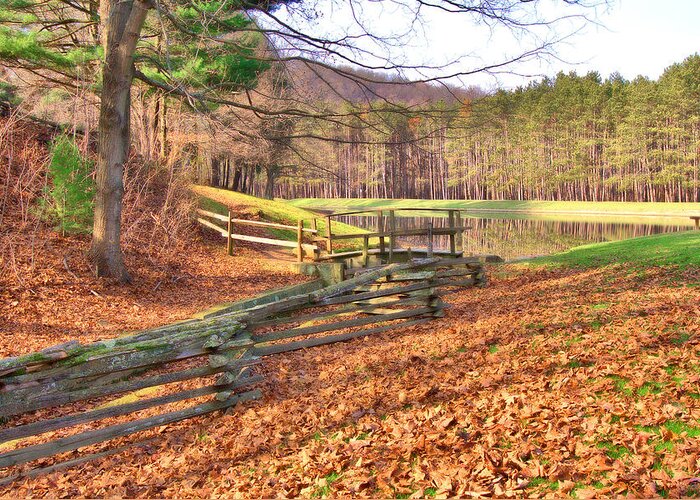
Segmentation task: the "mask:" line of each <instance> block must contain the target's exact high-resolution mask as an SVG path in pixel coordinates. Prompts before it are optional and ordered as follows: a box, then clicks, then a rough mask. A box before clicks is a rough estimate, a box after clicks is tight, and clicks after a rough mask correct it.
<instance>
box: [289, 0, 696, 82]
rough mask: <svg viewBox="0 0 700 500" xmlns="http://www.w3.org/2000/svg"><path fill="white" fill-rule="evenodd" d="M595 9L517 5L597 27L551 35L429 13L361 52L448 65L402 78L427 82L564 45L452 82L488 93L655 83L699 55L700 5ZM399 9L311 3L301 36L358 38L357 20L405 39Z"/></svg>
mask: <svg viewBox="0 0 700 500" xmlns="http://www.w3.org/2000/svg"><path fill="white" fill-rule="evenodd" d="M587 1H590V2H594V1H596V0H587ZM600 3H601V4H602V5H601V6H599V7H597V8H595V9H593V10H592V9H585V10H581V11H576V10H575V9H572V8H571V7H569V6H565V7H564V6H563V4H564V2H563V1H562V0H540V3H538V4H532V3H529V2H525V3H523V4H521V5H524V6H525V7H524V9H525V10H524V11H523V12H524V13H525V14H524V15H529V14H528V13H530V14H531V13H532V8H531V6H532V5H537V9H538V10H537V11H536V15H538V16H543V17H545V18H549V19H552V18H557V17H560V16H568V15H571V14H577V13H583V14H585V15H586V16H587V17H589V18H591V19H593V21H594V22H588V21H585V22H584V21H583V20H582V19H581V18H573V19H570V20H563V21H561V22H559V23H557V24H556V29H552V28H551V27H547V28H541V29H535V30H530V32H529V33H527V34H520V35H518V36H514V35H513V33H512V32H509V31H506V30H502V29H491V28H490V27H487V26H484V25H483V24H482V25H479V24H478V23H475V22H474V21H475V20H474V19H469V18H468V17H466V16H464V15H455V14H449V13H444V12H440V11H432V12H428V13H427V15H425V16H424V17H423V20H422V22H421V23H420V24H419V26H418V28H417V29H416V30H415V31H414V32H412V33H411V34H410V35H408V36H404V37H402V38H401V39H400V40H397V43H396V44H394V46H391V47H388V48H387V47H378V46H374V45H372V43H371V42H370V41H366V43H367V45H366V46H364V47H363V48H365V49H366V50H367V52H368V53H370V52H371V53H372V54H374V55H378V56H383V57H385V59H384V61H391V62H395V61H398V62H400V63H404V64H407V65H409V66H410V65H421V64H428V65H433V66H443V65H445V64H447V63H452V64H451V65H450V66H449V67H448V68H444V69H442V70H440V71H438V70H423V71H422V72H416V71H414V72H410V71H408V72H406V73H407V76H408V77H410V78H421V77H424V78H430V77H433V76H436V75H438V74H440V75H445V74H449V73H450V72H453V71H454V72H465V71H470V70H473V69H478V68H481V67H483V66H485V65H489V64H492V63H494V62H499V61H503V60H509V59H510V58H512V57H514V56H517V55H519V54H522V53H523V52H524V51H526V50H528V48H530V47H532V46H533V45H532V44H533V43H537V41H538V40H540V41H541V40H550V39H558V38H563V41H561V42H560V43H558V44H557V45H556V46H555V47H556V48H555V49H554V52H553V54H551V56H550V57H548V58H546V59H544V60H543V59H542V58H530V59H528V60H526V61H525V62H523V63H520V64H514V65H508V67H507V71H497V72H495V74H493V73H492V74H485V73H483V72H479V73H477V74H475V75H469V76H461V77H460V78H459V79H452V80H449V81H450V82H451V83H454V84H459V85H463V86H470V85H478V86H481V87H483V88H485V89H494V88H499V87H500V88H513V87H517V86H520V85H526V84H527V83H528V82H529V81H531V80H540V79H541V78H542V77H544V76H554V75H556V74H557V73H558V72H559V71H564V72H569V71H576V72H577V73H579V74H585V73H587V72H589V71H597V72H599V73H600V74H601V76H602V77H603V78H606V77H607V76H609V75H610V74H611V73H613V72H619V73H620V74H621V75H622V76H623V77H625V78H626V79H629V80H632V79H634V78H635V77H636V76H638V75H644V76H647V77H649V78H652V79H656V78H658V77H659V75H660V74H661V73H662V72H663V71H664V69H665V68H667V67H668V66H670V65H671V64H673V63H677V62H682V61H683V59H685V58H686V57H688V56H689V55H691V54H694V53H696V52H700V28H699V27H698V26H699V25H700V0H608V1H607V2H606V1H605V0H600ZM350 4H352V5H354V9H355V10H353V11H352V12H351V11H349V10H348V9H347V5H350ZM307 5H308V4H307ZM402 5H405V6H407V5H414V3H412V2H411V1H405V0H383V1H377V0H374V1H372V0H366V1H365V0H362V1H360V0H354V1H353V0H350V1H348V2H333V1H330V2H320V1H319V2H318V3H316V4H315V8H316V13H317V17H316V18H315V19H314V21H312V22H311V23H310V25H307V26H305V27H304V30H305V31H306V32H309V31H311V32H313V33H314V34H319V35H321V36H324V35H325V36H331V37H332V36H333V35H337V34H341V33H343V34H356V33H357V28H356V25H355V22H354V21H355V20H356V19H361V20H362V22H363V23H364V24H365V26H369V27H370V29H371V31H373V32H375V33H378V34H380V35H388V34H396V33H405V32H406V26H407V24H410V22H409V20H410V19H411V18H412V12H407V11H406V9H405V8H404V9H403V10H402V7H399V6H402ZM528 9H529V10H528ZM290 19H294V16H290ZM297 19H298V18H297ZM294 22H295V23H296V22H297V21H294ZM572 33H573V34H572ZM569 35H570V36H569ZM363 43H365V42H363ZM360 59H361V60H362V61H363V62H371V60H372V58H371V57H369V56H365V55H363V56H361V57H360ZM384 61H382V59H381V58H376V59H375V60H374V63H378V64H379V65H381V64H383V62H384Z"/></svg>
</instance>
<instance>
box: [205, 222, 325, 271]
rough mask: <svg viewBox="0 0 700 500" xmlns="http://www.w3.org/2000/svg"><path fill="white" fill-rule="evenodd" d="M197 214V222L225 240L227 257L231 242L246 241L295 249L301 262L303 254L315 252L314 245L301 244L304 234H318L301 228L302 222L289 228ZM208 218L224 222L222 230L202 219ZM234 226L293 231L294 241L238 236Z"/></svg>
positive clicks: (245, 235) (231, 245)
mask: <svg viewBox="0 0 700 500" xmlns="http://www.w3.org/2000/svg"><path fill="white" fill-rule="evenodd" d="M197 213H198V214H199V215H201V216H202V217H198V218H197V222H199V223H200V224H202V225H203V226H206V227H208V228H210V229H213V230H215V231H217V232H218V233H219V234H221V236H223V237H225V238H226V252H227V253H228V255H233V240H239V241H248V242H251V243H262V244H265V245H272V246H278V247H287V248H294V249H296V253H297V259H298V260H299V262H301V261H302V260H303V258H304V255H303V254H304V252H307V253H310V254H311V255H312V256H313V255H314V254H315V253H316V252H317V248H316V245H312V244H309V243H304V242H303V235H304V233H309V234H312V235H315V234H317V233H318V231H317V230H316V229H312V228H305V227H304V226H303V221H301V220H300V221H299V225H297V226H289V225H286V224H277V223H275V222H265V221H257V220H246V219H236V218H234V217H233V216H232V215H231V212H230V211H229V212H228V215H221V214H217V213H214V212H210V211H208V210H202V209H199V210H197ZM203 217H209V218H211V219H215V220H220V221H223V222H226V227H225V228H223V227H221V226H219V225H217V224H214V223H213V222H211V221H209V220H207V219H205V218H203ZM236 225H243V226H256V227H266V228H270V229H286V230H289V231H295V232H296V233H297V238H296V241H291V240H278V239H274V238H263V237H261V236H250V235H247V234H238V233H234V232H233V228H234V227H235V226H236Z"/></svg>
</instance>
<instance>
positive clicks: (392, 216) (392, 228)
mask: <svg viewBox="0 0 700 500" xmlns="http://www.w3.org/2000/svg"><path fill="white" fill-rule="evenodd" d="M395 231H396V217H395V214H394V211H393V210H389V264H391V262H392V261H393V259H394V238H395V236H394V232H395Z"/></svg>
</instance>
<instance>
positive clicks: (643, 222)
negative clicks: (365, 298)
mask: <svg viewBox="0 0 700 500" xmlns="http://www.w3.org/2000/svg"><path fill="white" fill-rule="evenodd" d="M409 214H410V215H409ZM425 214H426V216H425V217H415V216H414V215H415V212H413V213H411V212H404V213H401V212H397V218H396V226H397V229H415V228H424V227H426V225H427V222H428V221H429V220H431V221H432V223H433V227H447V225H448V224H447V218H446V217H434V216H433V217H430V216H429V214H430V213H429V212H425ZM404 215H407V216H404ZM462 217H463V218H464V225H465V226H467V227H468V229H466V230H465V231H464V236H465V253H466V254H496V255H499V256H501V257H503V258H504V259H506V260H514V259H521V258H525V257H533V256H538V255H549V254H552V253H556V252H561V251H563V250H568V249H569V248H573V247H576V246H580V245H586V244H588V243H600V242H604V241H617V240H624V239H628V238H636V237H638V236H649V235H652V234H659V233H665V232H671V231H686V230H688V229H691V228H692V227H693V222H692V221H691V220H690V219H687V218H680V217H642V216H639V217H621V216H614V217H612V216H610V217H608V216H589V215H571V214H561V215H558V214H547V215H527V214H522V213H513V212H510V213H509V212H502V213H501V212H498V213H494V212H489V213H476V212H472V213H470V212H462ZM338 220H341V221H343V222H347V223H348V224H353V225H355V226H358V227H362V228H365V229H372V230H374V229H375V228H376V226H377V218H376V217H374V216H354V215H353V216H345V217H338ZM397 241H398V244H399V246H401V247H412V248H419V247H423V248H424V247H426V246H427V242H426V240H425V238H423V237H402V238H398V239H397ZM433 245H434V246H435V248H440V249H447V248H449V240H448V237H447V236H435V237H434V239H433Z"/></svg>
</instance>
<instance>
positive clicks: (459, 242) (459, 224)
mask: <svg viewBox="0 0 700 500" xmlns="http://www.w3.org/2000/svg"><path fill="white" fill-rule="evenodd" d="M455 214H456V215H457V217H456V222H457V234H456V236H457V248H458V249H459V250H460V251H462V252H463V251H464V229H461V228H463V227H464V225H463V224H462V212H461V211H459V210H457V211H456V212H455Z"/></svg>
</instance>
